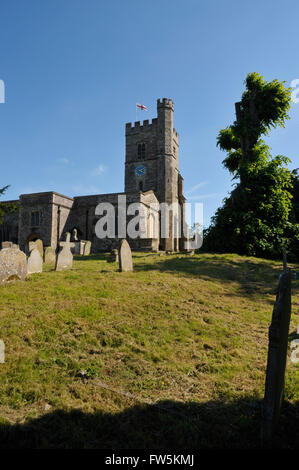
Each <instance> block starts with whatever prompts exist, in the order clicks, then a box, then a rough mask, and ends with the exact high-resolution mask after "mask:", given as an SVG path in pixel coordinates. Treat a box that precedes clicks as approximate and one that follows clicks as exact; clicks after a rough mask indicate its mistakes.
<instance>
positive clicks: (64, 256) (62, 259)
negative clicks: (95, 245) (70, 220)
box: [55, 233, 74, 271]
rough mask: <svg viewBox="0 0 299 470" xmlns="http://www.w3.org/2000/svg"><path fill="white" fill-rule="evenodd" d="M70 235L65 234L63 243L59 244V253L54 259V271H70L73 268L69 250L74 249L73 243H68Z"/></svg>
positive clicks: (71, 254)
mask: <svg viewBox="0 0 299 470" xmlns="http://www.w3.org/2000/svg"><path fill="white" fill-rule="evenodd" d="M70 239H71V234H70V233H67V234H66V240H65V242H59V246H60V247H61V248H60V251H59V253H58V255H57V258H56V264H55V270H56V271H62V270H63V269H71V267H72V266H73V253H72V252H71V248H73V247H74V243H71V242H70Z"/></svg>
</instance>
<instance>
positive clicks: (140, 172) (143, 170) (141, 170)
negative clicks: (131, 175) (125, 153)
mask: <svg viewBox="0 0 299 470" xmlns="http://www.w3.org/2000/svg"><path fill="white" fill-rule="evenodd" d="M135 173H136V175H137V176H144V175H145V173H146V167H145V166H144V165H140V166H137V168H135Z"/></svg>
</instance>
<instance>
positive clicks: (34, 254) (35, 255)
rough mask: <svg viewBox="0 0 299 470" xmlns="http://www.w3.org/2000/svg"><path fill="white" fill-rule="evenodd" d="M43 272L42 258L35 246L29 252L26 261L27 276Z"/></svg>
mask: <svg viewBox="0 0 299 470" xmlns="http://www.w3.org/2000/svg"><path fill="white" fill-rule="evenodd" d="M41 272H43V258H42V257H41V255H40V252H39V250H38V249H37V246H35V247H34V248H33V250H31V251H30V255H29V256H28V261H27V274H33V273H41Z"/></svg>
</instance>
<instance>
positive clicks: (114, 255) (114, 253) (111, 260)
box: [107, 250, 118, 263]
mask: <svg viewBox="0 0 299 470" xmlns="http://www.w3.org/2000/svg"><path fill="white" fill-rule="evenodd" d="M107 261H108V263H115V262H116V263H118V250H111V253H110V254H109V256H108V259H107Z"/></svg>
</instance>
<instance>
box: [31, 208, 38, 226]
mask: <svg viewBox="0 0 299 470" xmlns="http://www.w3.org/2000/svg"><path fill="white" fill-rule="evenodd" d="M39 225H40V220H39V212H38V211H34V212H31V227H38V226H39Z"/></svg>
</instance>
